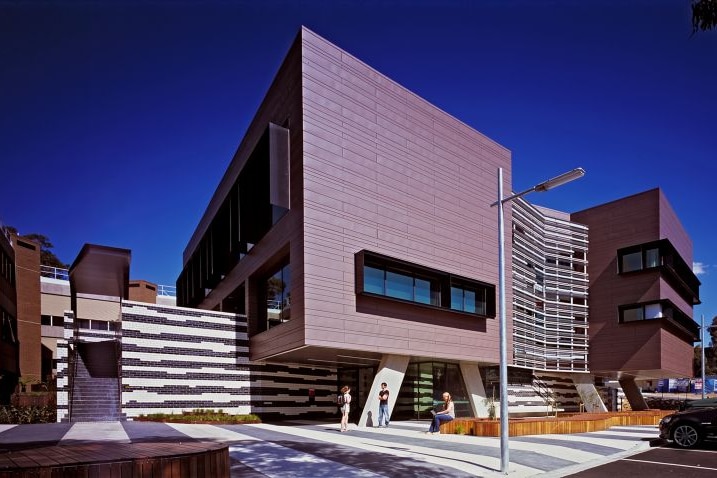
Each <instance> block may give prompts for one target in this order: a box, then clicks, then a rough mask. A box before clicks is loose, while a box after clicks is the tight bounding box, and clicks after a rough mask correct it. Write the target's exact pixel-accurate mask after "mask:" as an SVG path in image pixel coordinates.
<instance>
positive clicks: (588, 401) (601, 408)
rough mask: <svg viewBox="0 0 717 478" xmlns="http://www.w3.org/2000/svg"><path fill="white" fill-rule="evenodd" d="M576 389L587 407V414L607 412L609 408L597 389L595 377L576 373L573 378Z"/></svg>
mask: <svg viewBox="0 0 717 478" xmlns="http://www.w3.org/2000/svg"><path fill="white" fill-rule="evenodd" d="M571 378H572V379H573V383H574V384H575V389H576V390H577V391H578V394H579V395H580V400H581V401H582V402H583V404H584V405H585V411H586V412H607V407H606V406H605V403H604V402H603V401H602V397H601V396H600V394H599V393H598V391H597V388H595V377H593V376H592V375H589V374H581V373H576V374H573V375H572V377H571Z"/></svg>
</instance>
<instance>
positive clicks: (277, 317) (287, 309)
mask: <svg viewBox="0 0 717 478" xmlns="http://www.w3.org/2000/svg"><path fill="white" fill-rule="evenodd" d="M290 286H291V267H290V265H289V264H285V265H283V266H282V267H280V268H279V270H277V271H276V272H274V273H273V274H271V275H270V276H269V277H268V278H267V279H266V282H265V290H266V327H267V329H269V328H271V327H274V326H276V325H279V324H281V323H284V322H287V321H288V320H289V319H290V318H291V290H290Z"/></svg>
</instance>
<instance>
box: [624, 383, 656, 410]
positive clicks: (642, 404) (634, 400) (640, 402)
mask: <svg viewBox="0 0 717 478" xmlns="http://www.w3.org/2000/svg"><path fill="white" fill-rule="evenodd" d="M618 382H619V383H620V387H622V391H623V392H624V393H625V398H627V401H628V403H629V404H630V408H631V409H633V410H647V409H648V408H649V407H648V406H647V402H646V401H645V397H643V396H642V392H640V388H639V387H638V386H637V384H636V383H635V379H634V378H633V377H624V378H621V379H620V380H618Z"/></svg>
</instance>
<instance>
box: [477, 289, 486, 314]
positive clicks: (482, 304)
mask: <svg viewBox="0 0 717 478" xmlns="http://www.w3.org/2000/svg"><path fill="white" fill-rule="evenodd" d="M475 307H476V310H475V313H476V314H480V315H485V314H486V300H485V289H480V290H478V291H476V305H475Z"/></svg>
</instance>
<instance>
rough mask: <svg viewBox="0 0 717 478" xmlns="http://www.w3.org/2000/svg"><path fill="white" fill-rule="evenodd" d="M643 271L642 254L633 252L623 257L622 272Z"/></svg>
mask: <svg viewBox="0 0 717 478" xmlns="http://www.w3.org/2000/svg"><path fill="white" fill-rule="evenodd" d="M640 269H642V252H633V253H632V254H625V255H623V256H622V272H630V271H639V270H640Z"/></svg>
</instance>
